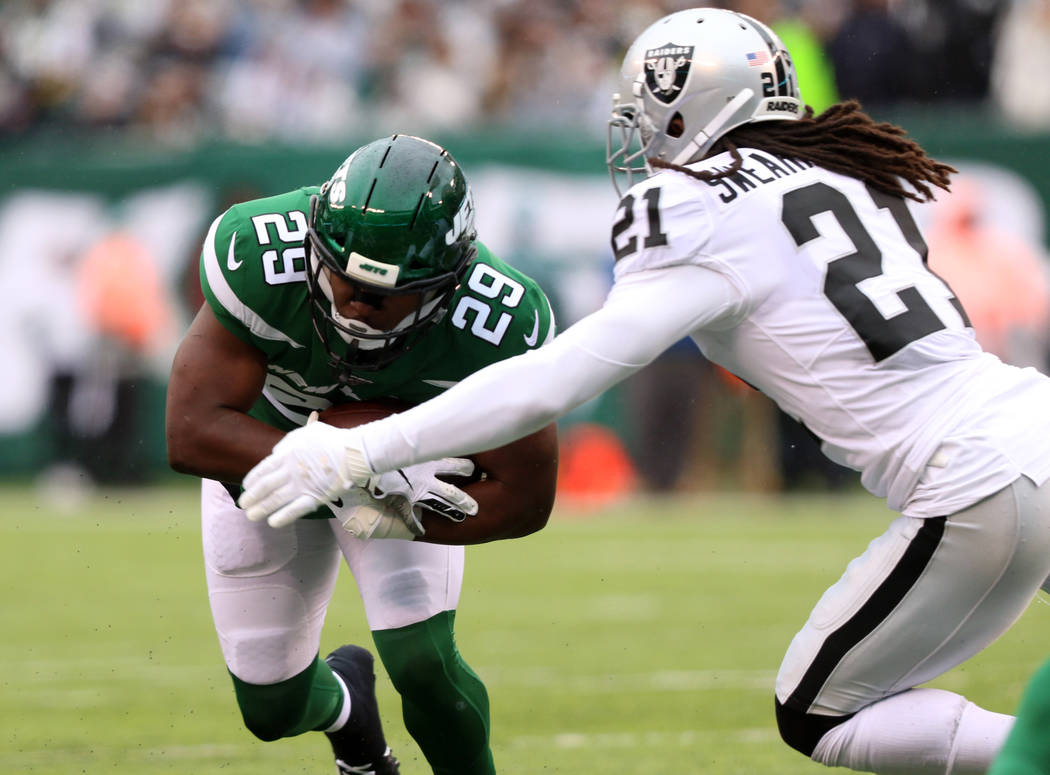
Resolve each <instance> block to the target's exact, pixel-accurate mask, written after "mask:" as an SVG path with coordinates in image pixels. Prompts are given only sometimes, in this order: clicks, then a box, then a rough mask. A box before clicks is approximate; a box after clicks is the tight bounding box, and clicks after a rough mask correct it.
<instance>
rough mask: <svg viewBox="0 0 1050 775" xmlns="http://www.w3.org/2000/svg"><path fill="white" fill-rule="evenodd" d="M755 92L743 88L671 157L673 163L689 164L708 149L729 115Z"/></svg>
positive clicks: (738, 108)
mask: <svg viewBox="0 0 1050 775" xmlns="http://www.w3.org/2000/svg"><path fill="white" fill-rule="evenodd" d="M754 95H755V93H754V92H753V91H752V90H751V89H743V90H741V91H740V93H739V94H737V95H736V96H735V97H733V99H731V100H729V102H727V103H726V104H725V107H724V108H722V109H721V110H720V111H718V113H716V114H715V117H714V118H713V119H711V120H710V121H708V122H707V126H705V127H704V128H703V129H701V130H700V131H699V132H697V133H696V135H694V136H693V139H692V140H690V141H689V143H688V144H687V145H686V146H685V148H683V149H682V150H681V151H680V152H679V154H678V155H677V156H675V157H674V158H673V159H671V163H672V164H677V165H678V166H682V165H683V164H688V163H689V160H690V159H692V158H693V157H694V156H696V155H697V154H698V153H700V152H701V151H703V150H706V147H707V144H708V143H709V142H710V141H711V137H713V136H715V134H716V133H717V132H718V131H719V130H720V129H721V128H722V127H723V126H725V123H726V121H728V120H729V117H730V116H732V115H733V114H734V113H736V112H737V111H738V110H740V108H741V107H742V106H743V104H744V103H745V102H747V101H748V100H749V99H751V98H752V97H753V96H754Z"/></svg>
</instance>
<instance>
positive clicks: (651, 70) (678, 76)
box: [645, 43, 693, 105]
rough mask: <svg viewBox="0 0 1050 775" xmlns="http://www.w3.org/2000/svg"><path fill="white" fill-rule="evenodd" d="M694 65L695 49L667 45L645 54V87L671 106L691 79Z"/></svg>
mask: <svg viewBox="0 0 1050 775" xmlns="http://www.w3.org/2000/svg"><path fill="white" fill-rule="evenodd" d="M692 64H693V47H692V46H676V45H675V44H673V43H666V44H664V45H663V46H660V47H659V48H651V49H649V50H648V51H646V52H645V85H646V86H647V87H649V91H650V93H652V95H653V96H654V97H656V99H658V100H660V102H663V103H665V104H668V105H669V104H670V103H672V102H674V101H675V100H676V99H678V95H679V94H680V93H681V91H682V87H683V86H685V82H686V80H687V79H688V78H689V67H690V66H691V65H692Z"/></svg>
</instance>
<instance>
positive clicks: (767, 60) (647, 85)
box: [606, 8, 805, 191]
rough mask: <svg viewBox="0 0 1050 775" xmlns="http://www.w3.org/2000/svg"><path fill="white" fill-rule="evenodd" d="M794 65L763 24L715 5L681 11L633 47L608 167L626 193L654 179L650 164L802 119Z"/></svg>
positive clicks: (616, 106)
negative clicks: (761, 124) (755, 127)
mask: <svg viewBox="0 0 1050 775" xmlns="http://www.w3.org/2000/svg"><path fill="white" fill-rule="evenodd" d="M804 110H805V106H804V105H803V102H802V99H801V97H800V95H799V92H798V82H797V79H796V77H795V67H794V65H793V64H792V62H791V57H790V55H789V54H788V52H787V50H786V49H785V48H784V44H783V43H781V41H780V39H779V38H778V37H777V36H776V35H775V34H774V33H773V31H772V30H770V29H769V28H768V27H767V26H765V25H764V24H762V23H761V22H759V21H757V20H755V19H752V18H751V17H750V16H745V15H744V14H741V13H735V12H733V11H726V10H722V9H718V8H694V9H691V10H687V11H679V12H678V13H673V14H671V15H670V16H665V17H664V18H662V19H660V20H658V21H657V22H655V23H654V24H652V25H651V26H650V27H649V28H648V29H646V30H645V31H644V32H643V33H642V34H641V35H639V36H638V38H637V39H636V40H635V41H634V43H633V44H632V45H631V48H630V49H629V50H628V52H627V55H626V56H625V57H624V61H623V66H622V67H621V69H620V90H619V92H617V93H616V94H614V95H613V113H612V117H611V118H610V119H609V134H608V145H607V154H606V163H607V164H608V165H609V171H610V173H611V174H612V177H613V184H614V185H615V186H616V188H617V191H619V190H620V188H621V186H620V181H619V180H618V175H619V174H625V175H626V178H627V180H626V182H627V185H628V186H630V185H631V184H632V183H633V182H635V180H636V178H637V177H639V176H640V177H646V176H648V175H649V174H651V173H652V169H651V168H650V166H649V164H648V160H649V159H652V158H659V159H662V160H664V161H668V162H671V163H674V164H688V163H689V162H691V161H697V160H699V159H701V158H703V156H704V154H705V153H707V151H708V150H709V149H710V148H711V146H712V145H714V143H715V141H717V140H718V138H720V137H721V136H722V135H724V134H725V133H726V132H729V131H730V130H731V129H734V128H736V127H738V126H740V125H741V124H746V123H749V122H752V121H771V120H785V119H788V120H790V119H797V118H800V117H801V116H802V115H803V112H804Z"/></svg>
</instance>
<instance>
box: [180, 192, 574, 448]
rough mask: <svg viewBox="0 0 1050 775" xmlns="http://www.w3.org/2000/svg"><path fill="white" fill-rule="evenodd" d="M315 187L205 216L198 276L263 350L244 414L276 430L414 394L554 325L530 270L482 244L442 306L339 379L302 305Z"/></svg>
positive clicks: (217, 306)
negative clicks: (397, 343) (393, 348)
mask: <svg viewBox="0 0 1050 775" xmlns="http://www.w3.org/2000/svg"><path fill="white" fill-rule="evenodd" d="M317 192H318V188H317V187H308V188H301V189H298V190H296V191H292V192H289V193H286V194H280V195H278V196H273V197H268V198H265V199H256V200H254V201H251V202H245V203H243V204H238V205H235V206H233V207H231V208H230V209H229V210H227V211H226V212H225V213H223V214H222V215H221V216H219V217H218V218H217V219H216V220H215V221H214V222H213V223H212V225H211V228H210V229H209V231H208V236H207V238H206V240H205V243H204V250H203V252H202V254H201V265H200V275H201V287H202V289H203V290H204V297H205V299H206V301H207V303H208V305H209V306H210V307H211V309H212V311H213V312H214V313H215V316H216V317H217V318H218V319H219V321H220V322H221V323H222V324H223V325H224V326H225V327H226V328H227V329H229V330H230V331H231V332H232V333H233V334H234V335H235V336H237V337H239V338H240V339H242V340H244V341H245V342H248V343H249V344H251V345H252V346H253V347H256V348H258V349H259V350H261V351H262V352H263V353H265V354H266V361H267V375H266V382H265V385H264V386H263V389H262V394H261V395H260V396H259V399H258V401H256V403H255V406H254V407H252V410H251V412H250V413H251V415H252V416H253V417H256V418H258V419H260V420H263V421H264V422H267V423H269V424H271V425H274V426H276V427H278V428H280V429H282V430H291V429H292V428H295V427H297V426H299V425H303V424H305V423H306V419H307V417H308V416H309V414H310V412H311V411H313V410H315V409H316V410H318V411H320V410H322V409H325V408H327V407H329V406H331V405H332V404H339V403H346V402H348V401H367V400H370V399H375V398H396V399H400V400H403V401H407V402H409V403H412V404H417V403H421V402H423V401H425V400H427V399H428V398H432V397H434V396H435V395H437V394H438V393H440V392H442V391H443V390H445V389H447V388H449V387H451V386H452V385H454V384H455V383H456V382H458V381H460V380H461V379H463V378H464V377H466V376H468V375H469V374H471V373H473V372H475V371H477V370H478V369H481V368H483V367H484V366H487V365H488V364H490V363H493V362H495V361H499V360H503V359H504V358H509V357H511V356H513V355H518V354H519V353H522V352H524V351H525V350H528V349H532V348H535V347H539V346H541V345H543V344H544V343H546V342H547V341H549V340H550V339H551V338H552V337H553V336H554V319H553V314H552V312H551V307H550V303H549V302H548V300H547V297H546V295H545V294H544V293H543V291H542V290H541V289H540V287H539V286H538V285H537V284H536V283H535V282H534V281H533V280H532V279H531V278H529V277H527V276H525V275H524V274H522V273H521V272H519V271H517V270H516V269H514V268H513V267H511V266H508V265H507V264H505V263H503V262H502V261H500V260H499V259H498V258H496V256H494V255H493V254H492V253H491V252H489V250H488V249H487V248H486V247H485V246H484V245H482V244H481V243H476V246H477V249H478V253H477V257H476V258H475V259H474V261H473V262H472V263H471V264H470V266H469V267H468V268H467V271H466V274H465V275H464V276H463V281H462V282H461V283H460V286H459V288H458V289H457V290H456V293H455V295H454V296H453V297H452V300H451V302H450V303H449V307H448V311H447V312H446V313H445V315H444V317H443V318H442V319H441V320H440V321H439V322H438V323H436V324H435V325H434V326H432V327H431V328H430V329H428V330H427V331H426V332H425V333H424V334H423V336H422V337H420V338H419V340H418V341H417V342H416V343H415V344H414V345H413V347H412V348H411V349H410V350H408V351H407V352H405V353H404V354H403V355H402V356H401V357H399V358H398V359H397V360H395V361H394V362H393V363H391V364H390V365H389V366H386V367H385V368H382V369H380V370H377V371H364V370H362V371H357V372H353V374H352V375H351V377H350V379H349V381H342V380H340V379H339V377H338V375H337V374H336V372H335V370H334V369H333V367H332V366H331V365H330V363H329V360H328V353H327V351H326V350H325V347H324V345H323V344H322V342H321V340H320V338H319V337H318V335H317V333H316V331H315V329H314V324H313V320H312V318H311V314H310V304H311V302H310V298H309V296H308V294H307V285H306V266H305V250H304V247H303V242H304V240H305V239H306V222H307V212H308V211H309V203H310V196H311V195H313V194H316V193H317Z"/></svg>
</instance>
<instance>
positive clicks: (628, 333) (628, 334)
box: [240, 265, 741, 520]
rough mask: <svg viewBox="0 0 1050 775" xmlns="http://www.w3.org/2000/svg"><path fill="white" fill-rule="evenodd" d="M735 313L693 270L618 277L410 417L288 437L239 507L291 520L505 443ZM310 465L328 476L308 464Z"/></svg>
mask: <svg viewBox="0 0 1050 775" xmlns="http://www.w3.org/2000/svg"><path fill="white" fill-rule="evenodd" d="M740 305H741V294H740V292H739V291H738V290H737V288H736V287H735V286H734V285H733V284H732V283H731V282H730V281H729V280H728V279H726V278H725V277H724V276H723V275H721V274H719V273H717V272H714V271H712V270H709V269H705V268H702V267H698V266H691V265H690V266H677V267H672V268H669V269H661V270H656V271H646V272H639V273H637V274H632V275H627V278H626V279H621V280H620V281H619V282H617V284H616V286H615V287H614V288H613V291H612V292H611V293H610V294H609V299H608V300H607V301H606V304H605V306H604V307H602V308H601V309H600V310H598V311H597V312H595V313H594V314H592V315H590V316H588V317H586V318H584V319H583V320H581V321H580V322H579V323H577V324H576V325H574V326H572V327H571V328H570V329H568V330H567V331H566V332H565V333H563V334H561V335H560V336H558V337H556V338H555V339H554V341H553V342H551V343H550V344H548V345H546V346H544V347H541V348H540V349H538V350H533V351H530V352H527V353H524V354H522V355H519V356H517V357H514V358H510V359H508V360H505V361H500V362H499V363H495V364H492V365H491V366H487V367H485V368H484V369H482V370H481V371H479V372H476V373H475V374H473V375H471V376H470V377H468V378H467V379H465V380H463V381H462V382H460V383H459V384H458V385H456V386H454V387H452V388H450V389H449V390H447V391H446V392H445V393H443V394H442V395H440V396H438V397H436V398H433V399H431V400H430V401H427V402H425V403H423V404H420V405H419V406H417V407H415V408H413V409H409V410H407V411H405V412H402V413H401V414H397V415H394V416H393V417H388V418H386V419H383V420H378V421H376V422H374V423H369V424H367V425H361V426H358V427H357V428H349V429H341V428H332V427H326V426H324V424H323V423H315V424H314V425H313V426H307V427H305V428H300V429H299V430H296V431H292V432H291V433H289V434H288V435H287V436H285V438H284V439H283V440H282V441H281V442H280V443H279V444H278V445H277V446H276V447H275V448H274V451H273V453H272V454H271V455H270V456H269V457H267V458H266V459H265V460H263V461H262V462H261V463H260V464H259V465H257V466H256V467H255V468H254V469H252V471H250V472H249V474H248V475H247V476H246V477H245V480H244V485H245V492H244V494H243V495H242V496H241V499H240V505H241V507H242V508H244V509H245V510H247V512H248V515H249V517H250V518H252V519H263V518H271V516H272V515H279V516H278V517H277V519H278V520H285V519H289V520H290V519H294V518H296V516H301V515H302V514H305V513H308V511H309V509H310V504H309V503H308V502H307V501H308V500H309V498H310V497H326V498H335V497H338V496H339V494H340V493H342V492H346V491H347V490H348V489H349V488H351V487H352V486H353V485H354V484H358V485H361V484H364V483H366V482H367V481H368V480H369V478H370V477H371V476H372V475H373V474H375V473H376V472H383V471H391V470H395V469H398V468H404V467H405V466H407V465H411V464H413V463H416V462H420V461H424V460H433V459H437V458H442V457H455V456H462V455H464V454H469V453H471V452H476V451H477V450H483V449H492V448H494V447H499V446H502V445H504V444H507V443H509V442H511V441H513V440H514V439H517V438H521V437H522V436H525V435H527V434H529V433H532V432H535V431H537V430H539V429H540V428H542V427H544V426H545V425H548V424H550V423H551V422H553V421H554V420H556V419H557V418H558V417H560V416H562V415H563V414H565V413H566V412H568V411H569V410H570V409H572V408H573V407H575V406H578V405H579V404H582V403H583V402H584V401H586V400H588V399H590V398H593V397H595V396H597V395H598V394H600V393H601V392H603V391H604V390H606V389H607V388H609V387H611V386H612V385H614V384H616V383H617V382H619V381H620V380H622V379H624V378H625V377H627V376H629V375H630V374H632V373H634V372H635V371H637V370H638V369H640V368H642V367H643V366H645V365H646V364H647V363H649V362H650V361H651V360H653V359H654V358H655V357H656V356H657V355H659V354H660V353H661V352H663V351H664V350H665V349H667V348H668V347H670V346H671V345H672V344H674V343H675V342H676V341H678V340H679V339H681V338H682V337H683V336H686V335H687V334H689V333H690V332H692V331H695V330H696V329H698V328H700V327H702V326H704V325H707V324H708V323H711V322H713V321H715V320H719V319H721V318H724V317H727V316H730V315H732V314H734V312H735V311H736V310H738V309H739V307H740ZM321 459H323V460H325V461H329V463H330V464H331V465H333V466H334V469H331V470H330V469H326V468H325V467H323V466H318V465H316V463H315V461H317V460H321ZM304 471H306V472H307V473H308V475H307V476H306V477H305V478H304V477H303V474H302V472H304ZM306 491H308V492H309V493H316V494H317V495H316V496H314V495H309V496H306V495H303V493H304V492H306Z"/></svg>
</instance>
